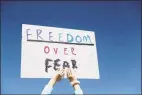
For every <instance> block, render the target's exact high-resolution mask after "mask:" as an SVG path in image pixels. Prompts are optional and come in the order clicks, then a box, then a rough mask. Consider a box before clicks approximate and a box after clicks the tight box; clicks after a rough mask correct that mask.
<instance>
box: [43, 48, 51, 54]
mask: <svg viewBox="0 0 142 95" xmlns="http://www.w3.org/2000/svg"><path fill="white" fill-rule="evenodd" d="M44 52H45V53H46V54H48V53H49V52H50V48H49V47H48V46H45V47H44Z"/></svg>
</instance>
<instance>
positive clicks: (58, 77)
mask: <svg viewBox="0 0 142 95" xmlns="http://www.w3.org/2000/svg"><path fill="white" fill-rule="evenodd" d="M64 71H65V70H64V69H62V70H61V69H58V70H57V73H56V74H55V76H53V77H52V78H51V79H50V81H49V83H48V85H49V86H50V87H52V86H54V85H55V83H56V82H57V81H59V80H61V78H62V77H63V76H64Z"/></svg>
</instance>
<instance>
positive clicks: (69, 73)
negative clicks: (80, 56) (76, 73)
mask: <svg viewBox="0 0 142 95" xmlns="http://www.w3.org/2000/svg"><path fill="white" fill-rule="evenodd" d="M69 74H70V76H71V75H72V72H71V69H70V68H69Z"/></svg>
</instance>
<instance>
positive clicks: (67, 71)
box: [66, 68, 69, 77]
mask: <svg viewBox="0 0 142 95" xmlns="http://www.w3.org/2000/svg"><path fill="white" fill-rule="evenodd" d="M66 73H67V77H69V68H67V69H66Z"/></svg>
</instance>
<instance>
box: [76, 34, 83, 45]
mask: <svg viewBox="0 0 142 95" xmlns="http://www.w3.org/2000/svg"><path fill="white" fill-rule="evenodd" d="M78 38H79V40H78ZM75 40H76V42H78V43H80V42H81V41H82V38H81V37H80V36H79V35H77V36H76V38H75Z"/></svg>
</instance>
